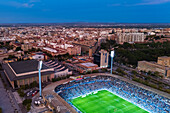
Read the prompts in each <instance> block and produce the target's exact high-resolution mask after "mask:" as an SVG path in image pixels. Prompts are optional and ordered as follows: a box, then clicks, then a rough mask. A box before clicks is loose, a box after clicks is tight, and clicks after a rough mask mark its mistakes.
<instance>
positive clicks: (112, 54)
mask: <svg viewBox="0 0 170 113" xmlns="http://www.w3.org/2000/svg"><path fill="white" fill-rule="evenodd" d="M114 55H115V51H114V50H113V51H111V55H110V56H111V71H110V73H111V74H112V68H113V57H114Z"/></svg>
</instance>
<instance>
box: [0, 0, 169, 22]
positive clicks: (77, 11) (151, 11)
mask: <svg viewBox="0 0 170 113" xmlns="http://www.w3.org/2000/svg"><path fill="white" fill-rule="evenodd" d="M58 22H60V23H61V22H62V23H63V22H113V23H170V0H0V23H58Z"/></svg>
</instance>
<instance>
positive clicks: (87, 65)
mask: <svg viewBox="0 0 170 113" xmlns="http://www.w3.org/2000/svg"><path fill="white" fill-rule="evenodd" d="M80 64H81V65H83V66H86V67H94V66H97V65H96V64H93V63H90V62H88V63H80Z"/></svg>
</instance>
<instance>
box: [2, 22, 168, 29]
mask: <svg viewBox="0 0 170 113" xmlns="http://www.w3.org/2000/svg"><path fill="white" fill-rule="evenodd" d="M24 26H60V27H61V26H62V27H96V28H170V23H88V22H77V23H13V24H12V23H10V24H8V23H7V24H5V23H4V24H0V27H24Z"/></svg>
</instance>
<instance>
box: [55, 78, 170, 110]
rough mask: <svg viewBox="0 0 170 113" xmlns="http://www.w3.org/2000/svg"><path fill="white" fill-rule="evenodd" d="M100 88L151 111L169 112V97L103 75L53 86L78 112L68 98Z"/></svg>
mask: <svg viewBox="0 0 170 113" xmlns="http://www.w3.org/2000/svg"><path fill="white" fill-rule="evenodd" d="M102 89H104V90H108V91H110V92H112V93H113V94H116V95H118V96H119V97H122V98H124V99H126V100H128V101H129V102H131V103H133V104H135V105H137V106H139V107H141V108H143V109H145V110H147V111H149V112H151V113H170V99H168V98H165V97H163V96H161V95H158V94H156V93H153V92H151V91H148V90H146V89H142V88H140V87H137V86H135V85H133V84H130V83H127V82H125V81H122V80H120V79H117V78H114V77H110V76H105V75H102V76H96V77H87V78H84V79H81V80H78V81H76V80H74V81H71V82H69V83H67V84H61V85H59V86H57V87H56V88H55V91H56V93H58V94H59V95H60V96H61V97H62V98H63V99H64V100H65V101H66V102H68V103H69V104H70V105H71V106H72V107H73V108H74V109H76V110H77V111H78V112H80V111H79V110H78V109H77V108H76V107H74V106H73V105H72V103H71V102H70V100H72V99H74V98H76V97H79V96H83V95H86V94H89V93H92V92H95V91H99V90H102Z"/></svg>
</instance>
